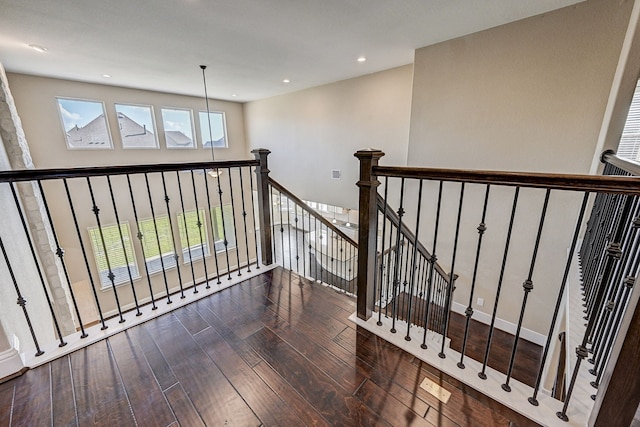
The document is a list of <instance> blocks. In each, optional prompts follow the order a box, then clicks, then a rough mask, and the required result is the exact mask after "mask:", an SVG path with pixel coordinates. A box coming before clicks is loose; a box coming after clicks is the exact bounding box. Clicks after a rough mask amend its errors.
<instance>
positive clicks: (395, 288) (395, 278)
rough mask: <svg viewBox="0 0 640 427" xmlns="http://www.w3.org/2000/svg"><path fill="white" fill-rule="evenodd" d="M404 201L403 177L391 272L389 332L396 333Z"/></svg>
mask: <svg viewBox="0 0 640 427" xmlns="http://www.w3.org/2000/svg"><path fill="white" fill-rule="evenodd" d="M403 201H404V178H401V181H400V207H399V208H398V234H397V235H396V262H395V266H394V267H395V269H394V272H393V273H394V274H393V306H392V307H391V322H392V325H391V333H393V334H395V333H396V318H397V316H398V312H397V309H398V292H397V291H398V285H399V284H400V271H399V270H400V269H401V268H402V265H401V256H400V252H398V249H399V246H400V231H401V229H402V217H403V215H404V209H403V208H402V202H403Z"/></svg>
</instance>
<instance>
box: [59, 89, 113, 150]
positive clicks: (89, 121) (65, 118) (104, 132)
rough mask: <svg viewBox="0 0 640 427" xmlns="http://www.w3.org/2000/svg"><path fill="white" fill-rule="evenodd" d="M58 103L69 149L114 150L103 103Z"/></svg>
mask: <svg viewBox="0 0 640 427" xmlns="http://www.w3.org/2000/svg"><path fill="white" fill-rule="evenodd" d="M56 101H57V103H58V111H59V112H60V119H61V120H62V127H63V129H64V135H65V139H66V141H67V147H68V148H71V149H91V150H95V149H110V148H113V145H112V144H111V135H110V134H109V126H108V125H107V117H106V115H105V112H104V104H103V103H102V102H99V101H83V100H80V99H68V98H56Z"/></svg>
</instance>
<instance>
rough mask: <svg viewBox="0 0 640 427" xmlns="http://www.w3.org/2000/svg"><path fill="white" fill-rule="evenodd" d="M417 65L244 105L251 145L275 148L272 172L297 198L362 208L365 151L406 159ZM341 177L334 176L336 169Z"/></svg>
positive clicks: (401, 161) (397, 160) (391, 160)
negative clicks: (362, 152)
mask: <svg viewBox="0 0 640 427" xmlns="http://www.w3.org/2000/svg"><path fill="white" fill-rule="evenodd" d="M412 72H413V67H412V66H411V65H407V66H403V67H399V68H394V69H391V70H387V71H383V72H380V73H375V74H370V75H367V76H364V77H358V78H354V79H349V80H344V81H340V82H336V83H332V84H328V85H324V86H319V87H315V88H312V89H307V90H303V91H299V92H294V93H291V94H287V95H282V96H277V97H274V98H269V99H264V100H260V101H255V102H250V103H248V104H245V120H246V124H247V138H248V141H249V145H250V146H251V147H252V148H257V147H264V148H268V149H270V150H271V151H272V154H271V155H270V159H269V162H270V164H269V169H271V171H272V172H271V175H272V176H273V177H274V178H275V179H277V180H278V181H279V182H280V183H281V184H282V185H284V186H285V187H287V188H289V189H290V190H292V191H293V192H294V193H295V194H296V195H298V196H299V197H301V198H303V199H307V200H316V201H320V202H325V203H330V204H333V205H337V206H343V207H347V208H357V203H358V193H357V188H356V186H355V183H356V181H357V180H358V162H357V160H356V158H355V157H353V154H354V153H355V152H356V151H357V150H359V149H362V148H367V147H375V148H381V149H383V150H384V151H385V152H386V153H387V157H386V158H385V160H386V161H387V162H388V163H390V164H405V162H406V157H407V141H408V135H409V111H410V108H411V78H412ZM333 169H339V170H341V171H342V179H340V180H334V179H331V170H333Z"/></svg>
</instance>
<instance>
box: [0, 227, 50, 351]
mask: <svg viewBox="0 0 640 427" xmlns="http://www.w3.org/2000/svg"><path fill="white" fill-rule="evenodd" d="M0 250H2V255H3V256H4V261H5V263H6V264H7V270H8V271H9V276H11V281H12V282H13V287H14V289H15V290H16V295H17V296H18V299H17V304H18V305H19V306H20V308H22V313H23V314H24V318H25V320H26V321H27V326H28V327H29V333H30V334H31V339H32V340H33V344H34V345H35V346H36V354H35V355H36V357H37V356H42V355H43V354H44V351H42V349H40V344H38V338H36V333H35V331H34V330H33V325H32V324H31V318H30V317H29V313H28V312H27V300H26V299H24V298H23V297H22V292H20V287H19V286H18V281H17V280H16V276H15V274H14V273H13V268H11V262H10V261H9V255H8V254H7V250H6V249H5V247H4V243H3V241H2V236H0Z"/></svg>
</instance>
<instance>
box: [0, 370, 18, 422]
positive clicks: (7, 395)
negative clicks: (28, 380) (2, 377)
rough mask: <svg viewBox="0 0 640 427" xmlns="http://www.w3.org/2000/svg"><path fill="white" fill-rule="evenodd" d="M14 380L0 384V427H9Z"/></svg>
mask: <svg viewBox="0 0 640 427" xmlns="http://www.w3.org/2000/svg"><path fill="white" fill-rule="evenodd" d="M15 383H16V382H15V380H13V381H8V382H5V383H2V384H0V427H9V424H10V422H11V410H12V406H13V393H14V391H15Z"/></svg>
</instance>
